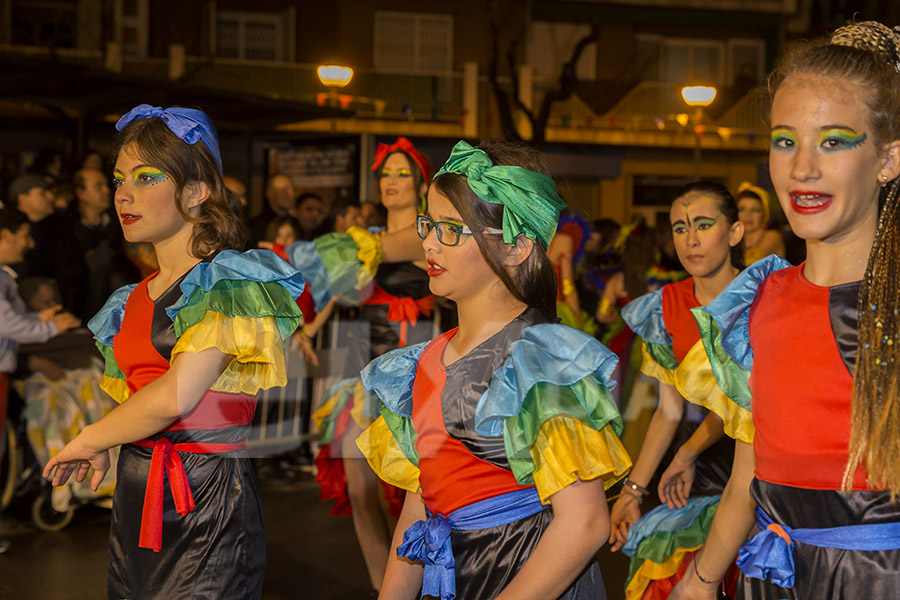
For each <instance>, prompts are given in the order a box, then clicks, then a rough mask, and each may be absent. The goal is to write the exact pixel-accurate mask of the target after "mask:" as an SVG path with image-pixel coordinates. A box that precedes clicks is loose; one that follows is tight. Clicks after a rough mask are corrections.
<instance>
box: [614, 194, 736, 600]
mask: <svg viewBox="0 0 900 600" xmlns="http://www.w3.org/2000/svg"><path fill="white" fill-rule="evenodd" d="M669 219H670V222H671V224H672V233H673V237H674V241H675V250H676V252H677V254H678V258H679V260H680V261H681V264H682V265H684V266H685V268H686V269H687V271H688V273H690V275H691V277H690V278H688V279H684V280H682V281H679V282H677V283H670V284H668V285H666V286H664V287H663V288H662V289H661V290H659V291H656V292H653V293H650V294H647V295H645V296H641V297H640V298H636V299H635V300H633V301H631V302H630V303H629V304H628V305H627V306H625V307H624V308H623V309H622V317H623V318H624V319H625V322H626V323H628V326H629V327H631V328H632V329H633V330H634V331H635V332H636V333H637V335H638V336H640V337H641V338H642V339H643V344H642V348H643V363H642V365H641V371H642V372H643V373H645V374H646V375H649V376H650V377H654V378H656V379H657V380H658V381H659V404H658V406H657V409H656V411H655V413H654V414H653V418H652V419H651V421H650V426H649V428H648V429H647V434H646V436H645V437H644V443H643V445H642V446H641V452H640V454H639V455H638V458H637V460H636V461H635V464H634V469H633V470H632V472H631V474H630V475H629V479H628V480H626V481H625V485H624V486H623V488H622V494H621V495H620V496H619V499H618V500H616V503H615V504H614V505H613V507H612V511H611V515H610V518H611V521H612V541H613V546H612V549H613V550H614V551H615V550H618V549H622V551H623V552H624V553H625V554H627V555H629V556H631V569H630V571H629V577H628V581H627V582H626V588H625V596H626V598H629V599H632V598H634V599H639V598H643V599H645V600H651V599H663V598H666V597H668V595H669V592H670V591H671V590H672V587H673V586H674V585H675V583H676V582H677V581H678V580H679V579H680V578H681V576H682V575H683V574H684V571H685V569H686V568H687V567H688V566H689V565H690V563H691V559H692V557H693V554H694V550H696V549H697V548H698V547H699V546H700V545H701V544H702V543H703V540H704V539H705V538H706V534H707V532H708V531H709V525H710V523H711V522H712V518H713V515H714V514H715V511H716V506H717V505H718V500H719V496H720V495H721V493H722V490H723V488H724V487H725V484H726V483H727V481H728V476H729V474H730V472H731V463H732V460H733V458H734V442H733V441H732V440H730V439H728V438H726V439H723V437H724V431H723V425H722V419H720V418H719V417H718V416H716V415H715V414H706V412H707V411H705V410H702V409H701V410H698V409H697V408H696V407H694V406H693V405H690V404H688V405H687V406H685V401H684V398H683V397H682V394H684V395H691V394H696V393H697V392H696V388H697V387H698V386H700V387H709V386H715V381H714V380H713V378H712V375H711V374H710V373H708V363H707V362H706V353H705V351H704V349H703V345H702V344H701V343H700V331H699V330H698V329H697V324H696V323H695V322H694V317H693V315H692V314H691V309H692V308H694V307H696V306H701V305H703V304H706V303H708V302H710V301H711V300H712V299H713V298H715V297H716V296H717V295H718V294H719V292H721V291H722V289H724V287H725V286H726V285H727V284H728V282H730V281H731V280H732V279H734V277H735V276H736V275H737V274H738V273H739V270H740V268H741V267H743V248H742V246H741V236H742V234H743V224H742V223H741V222H740V221H739V220H738V208H737V205H736V204H735V201H734V198H733V197H732V195H731V193H730V192H729V191H728V190H727V189H726V188H725V187H724V186H722V185H720V184H717V183H713V182H710V181H699V182H695V183H692V184H689V185H687V186H686V187H684V188H683V189H681V190H680V191H679V192H678V194H677V195H676V197H675V200H674V201H673V202H672V206H671V208H670V209H669ZM698 361H699V362H700V365H699V366H700V369H703V368H705V371H706V374H705V376H703V377H701V376H700V375H699V374H698V373H696V372H694V371H696V370H699V369H697V367H698V365H697V363H698ZM679 382H680V383H681V385H680V386H678V387H677V389H676V386H677V384H678V383H679ZM676 437H677V439H678V450H677V452H676V454H675V457H674V459H673V460H672V463H671V465H669V467H668V468H667V469H666V472H665V473H664V474H663V475H662V477H661V478H660V484H659V497H660V500H662V502H663V505H662V506H659V507H657V508H656V509H654V510H652V511H650V512H649V513H647V514H646V515H645V516H644V517H643V518H642V517H641V510H640V507H639V505H640V503H641V502H642V500H643V497H644V496H646V495H648V494H649V491H648V490H647V488H648V487H649V485H650V480H651V478H652V477H653V473H654V472H655V471H656V470H657V468H658V467H659V464H660V462H661V461H662V459H663V457H664V455H665V453H666V450H667V449H668V448H669V445H670V444H671V443H672V440H673V439H675V438H676ZM638 519H640V520H638ZM735 577H736V574H735ZM732 583H733V580H732ZM732 591H733V586H732Z"/></svg>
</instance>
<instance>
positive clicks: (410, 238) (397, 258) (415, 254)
mask: <svg viewBox="0 0 900 600" xmlns="http://www.w3.org/2000/svg"><path fill="white" fill-rule="evenodd" d="M381 260H382V262H386V263H393V262H405V261H417V260H418V261H424V260H425V250H423V249H422V238H420V237H419V234H418V233H416V228H415V226H412V227H408V228H406V229H401V230H400V231H395V232H393V233H385V234H384V235H383V236H381Z"/></svg>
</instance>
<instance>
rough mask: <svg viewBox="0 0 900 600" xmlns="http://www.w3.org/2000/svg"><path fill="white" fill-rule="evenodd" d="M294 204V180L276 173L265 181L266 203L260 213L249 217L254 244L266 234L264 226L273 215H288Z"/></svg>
mask: <svg viewBox="0 0 900 600" xmlns="http://www.w3.org/2000/svg"><path fill="white" fill-rule="evenodd" d="M295 206H296V192H295V191H294V182H293V181H291V178H290V177H288V176H287V175H284V174H282V173H276V174H274V175H272V176H270V177H269V179H268V181H266V204H265V206H263V210H262V212H261V213H259V214H258V215H256V216H255V217H253V218H252V219H250V221H249V223H248V224H247V225H248V227H249V228H250V237H251V238H252V240H251V241H252V243H253V245H254V246H255V245H256V244H257V243H259V242H260V241H262V240H263V239H264V238H265V236H266V227H268V226H269V223H270V222H271V221H272V219H274V218H275V217H284V216H287V215H290V214H291V213H292V212H293V211H294V207H295Z"/></svg>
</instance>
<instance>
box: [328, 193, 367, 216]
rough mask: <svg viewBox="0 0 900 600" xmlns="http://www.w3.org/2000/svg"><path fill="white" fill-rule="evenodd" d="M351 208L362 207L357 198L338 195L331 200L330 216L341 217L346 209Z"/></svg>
mask: <svg viewBox="0 0 900 600" xmlns="http://www.w3.org/2000/svg"><path fill="white" fill-rule="evenodd" d="M351 208H362V206H361V205H360V203H359V200H354V199H353V198H343V197H340V196H338V197H337V198H335V199H334V200H332V201H331V212H330V215H331V218H332V219H335V218H337V217H343V216H344V215H346V214H347V211H348V210H350V209H351Z"/></svg>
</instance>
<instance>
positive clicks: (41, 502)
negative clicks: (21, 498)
mask: <svg viewBox="0 0 900 600" xmlns="http://www.w3.org/2000/svg"><path fill="white" fill-rule="evenodd" d="M74 514H75V507H74V506H70V507H69V508H68V510H65V511H62V512H60V511H58V510H56V509H54V508H53V505H52V504H51V502H50V498H49V496H48V495H45V494H41V495H39V496H38V497H37V498H35V499H34V504H32V505H31V519H32V520H33V521H34V524H35V525H37V526H38V528H39V529H41V530H43V531H60V530H61V529H65V527H66V525H68V524H69V523H70V522H71V521H72V517H73V516H74Z"/></svg>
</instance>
